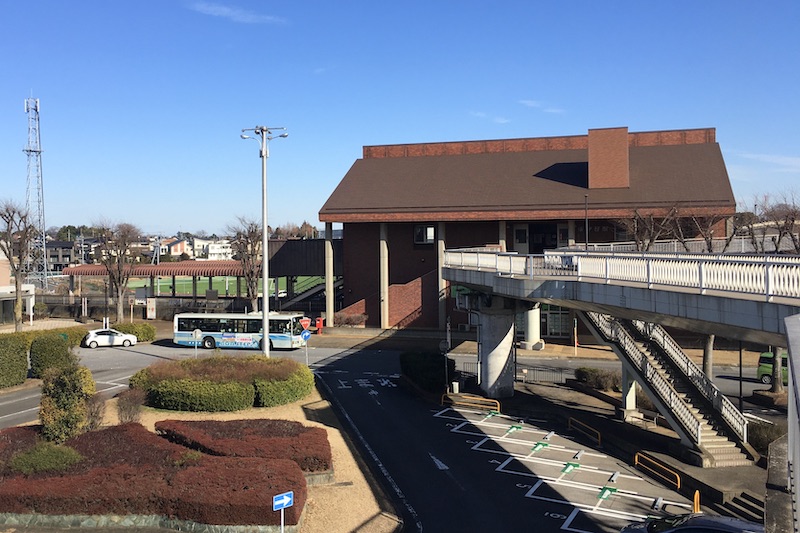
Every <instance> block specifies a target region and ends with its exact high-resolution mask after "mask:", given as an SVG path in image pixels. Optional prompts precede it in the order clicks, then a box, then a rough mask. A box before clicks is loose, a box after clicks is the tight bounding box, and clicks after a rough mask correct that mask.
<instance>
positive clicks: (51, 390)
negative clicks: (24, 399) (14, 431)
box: [39, 364, 95, 443]
mask: <svg viewBox="0 0 800 533" xmlns="http://www.w3.org/2000/svg"><path fill="white" fill-rule="evenodd" d="M94 393H95V383H94V379H93V378H92V373H91V372H90V371H89V369H88V368H86V367H85V366H79V365H77V364H74V365H70V366H67V367H64V368H51V369H49V370H47V371H46V372H45V374H44V377H43V378H42V400H41V406H40V408H39V421H40V422H41V424H42V436H43V437H44V438H45V439H46V440H48V441H51V442H56V443H62V442H64V441H65V440H67V439H69V438H70V437H74V436H76V435H79V434H81V433H83V432H84V431H85V429H86V427H87V425H88V423H89V420H88V405H87V404H88V401H89V398H91V396H92V395H93V394H94Z"/></svg>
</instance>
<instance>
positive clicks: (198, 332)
mask: <svg viewBox="0 0 800 533" xmlns="http://www.w3.org/2000/svg"><path fill="white" fill-rule="evenodd" d="M301 318H303V313H279V312H277V311H270V313H269V347H270V348H278V349H290V350H291V349H295V348H300V347H301V346H303V339H302V338H301V337H300V334H301V333H302V332H303V326H302V325H301V324H300V319H301ZM261 320H262V318H261V313H247V314H245V313H180V314H177V315H175V317H174V318H173V328H172V332H173V334H172V342H174V343H175V344H178V345H180V346H202V347H203V348H207V349H213V348H217V347H219V348H258V349H261V338H262V328H261Z"/></svg>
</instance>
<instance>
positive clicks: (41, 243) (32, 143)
mask: <svg viewBox="0 0 800 533" xmlns="http://www.w3.org/2000/svg"><path fill="white" fill-rule="evenodd" d="M25 112H26V113H27V114H28V144H27V146H25V149H24V150H23V152H25V153H26V154H28V187H27V194H26V197H27V198H26V202H25V209H26V211H27V212H28V216H29V217H30V222H31V225H32V226H33V227H34V228H35V229H34V237H33V241H32V242H31V251H30V255H29V256H28V259H27V261H26V264H25V270H26V271H27V278H28V283H36V284H38V285H39V286H41V287H42V288H43V289H47V277H48V267H47V248H46V241H45V225H44V185H43V184H42V148H41V139H40V137H39V99H38V98H28V99H26V100H25Z"/></svg>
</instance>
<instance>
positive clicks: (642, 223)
mask: <svg viewBox="0 0 800 533" xmlns="http://www.w3.org/2000/svg"><path fill="white" fill-rule="evenodd" d="M677 216H678V208H677V207H673V208H672V209H670V210H669V212H668V213H667V214H666V215H663V216H656V215H655V214H654V213H642V212H640V211H639V210H638V209H634V211H633V214H632V216H631V217H630V218H623V219H618V220H617V221H616V222H615V223H616V224H618V225H619V226H621V227H622V228H624V229H625V231H626V232H627V233H628V235H630V236H631V237H632V238H633V240H634V242H635V243H636V249H637V250H638V251H640V252H646V251H648V250H649V249H650V247H651V246H653V244H654V243H655V242H656V241H657V240H658V239H661V238H665V237H667V236H671V235H672V234H673V232H674V228H675V219H676V218H677Z"/></svg>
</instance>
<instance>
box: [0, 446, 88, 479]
mask: <svg viewBox="0 0 800 533" xmlns="http://www.w3.org/2000/svg"><path fill="white" fill-rule="evenodd" d="M82 460H83V457H82V456H81V454H80V453H78V452H77V451H76V450H74V449H72V448H70V447H68V446H60V445H58V444H53V443H52V442H45V441H42V442H37V443H36V445H35V446H33V448H30V449H27V450H25V451H22V452H19V453H16V454H14V455H13V456H12V457H11V460H10V461H9V466H10V467H11V470H13V471H15V472H21V473H23V474H25V475H28V476H29V475H31V474H36V473H39V472H62V471H64V470H66V469H68V468H69V467H70V466H72V465H74V464H75V463H79V462H81V461H82Z"/></svg>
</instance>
